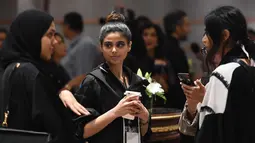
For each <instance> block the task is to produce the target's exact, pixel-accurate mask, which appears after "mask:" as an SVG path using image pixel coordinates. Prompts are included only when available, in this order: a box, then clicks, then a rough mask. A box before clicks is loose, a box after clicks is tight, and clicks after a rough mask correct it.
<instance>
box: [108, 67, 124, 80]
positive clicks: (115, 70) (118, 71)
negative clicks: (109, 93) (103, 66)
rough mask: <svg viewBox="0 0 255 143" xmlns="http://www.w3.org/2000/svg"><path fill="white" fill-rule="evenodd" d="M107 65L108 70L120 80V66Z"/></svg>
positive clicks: (121, 70)
mask: <svg viewBox="0 0 255 143" xmlns="http://www.w3.org/2000/svg"><path fill="white" fill-rule="evenodd" d="M108 65H109V69H110V71H111V72H112V73H113V74H114V75H115V76H116V77H117V78H118V79H122V77H123V68H122V64H119V65H111V64H108Z"/></svg>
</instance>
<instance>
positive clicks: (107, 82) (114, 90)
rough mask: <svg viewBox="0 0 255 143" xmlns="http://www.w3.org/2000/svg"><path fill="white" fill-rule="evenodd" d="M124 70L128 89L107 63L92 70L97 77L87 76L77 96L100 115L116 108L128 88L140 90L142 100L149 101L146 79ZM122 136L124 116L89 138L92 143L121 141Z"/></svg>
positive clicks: (115, 142)
mask: <svg viewBox="0 0 255 143" xmlns="http://www.w3.org/2000/svg"><path fill="white" fill-rule="evenodd" d="M100 67H101V68H100ZM102 68H103V70H102ZM123 72H124V73H125V74H126V76H127V77H128V81H129V84H130V87H129V88H128V89H126V87H125V86H124V85H123V84H122V83H121V82H120V81H119V80H118V79H117V78H116V77H115V76H114V74H113V73H112V72H111V71H110V70H109V68H108V66H107V64H103V65H101V66H99V67H98V68H96V69H95V70H94V71H93V72H91V74H94V75H96V77H95V76H94V75H91V74H88V75H87V76H86V78H85V80H84V81H83V83H82V87H81V88H80V90H79V92H78V93H77V94H76V97H77V96H78V98H79V100H80V102H81V104H82V105H83V106H85V107H87V108H93V109H95V110H96V111H97V112H98V113H99V114H100V115H102V114H104V113H105V112H107V111H109V110H110V109H112V108H114V107H115V106H116V105H117V104H118V102H119V101H120V100H121V99H122V98H123V97H124V92H125V91H126V90H132V91H139V92H141V93H142V95H143V97H142V99H141V100H142V102H143V103H144V102H145V101H148V96H147V95H146V94H145V87H144V86H143V85H144V82H145V81H143V80H142V79H141V78H140V77H138V76H137V75H136V74H134V73H132V71H131V70H129V69H128V68H126V67H124V68H123ZM147 84H148V82H147ZM135 120H137V118H136V119H135ZM82 127H84V125H83V126H82ZM149 134H150V130H149V131H148V132H147V134H146V136H145V137H144V139H147V138H148V136H149ZM122 137H123V120H122V118H117V119H115V120H114V121H113V122H112V123H110V124H109V125H108V126H107V127H106V128H104V129H103V130H102V131H100V132H99V133H97V134H96V135H94V136H92V137H90V138H88V140H89V142H90V143H103V142H106V141H107V142H111V143H120V142H122V141H123V138H122Z"/></svg>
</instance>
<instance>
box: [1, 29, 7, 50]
mask: <svg viewBox="0 0 255 143" xmlns="http://www.w3.org/2000/svg"><path fill="white" fill-rule="evenodd" d="M6 36H7V30H6V29H4V28H0V48H2V46H3V42H4V40H5V38H6Z"/></svg>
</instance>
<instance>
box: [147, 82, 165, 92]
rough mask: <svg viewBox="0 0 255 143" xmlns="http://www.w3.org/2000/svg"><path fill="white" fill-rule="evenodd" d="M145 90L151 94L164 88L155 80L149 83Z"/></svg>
mask: <svg viewBox="0 0 255 143" xmlns="http://www.w3.org/2000/svg"><path fill="white" fill-rule="evenodd" d="M146 90H147V91H148V92H150V93H152V94H156V93H157V92H164V90H163V89H162V88H161V85H160V84H159V83H157V82H152V83H150V84H149V85H148V86H147V87H146Z"/></svg>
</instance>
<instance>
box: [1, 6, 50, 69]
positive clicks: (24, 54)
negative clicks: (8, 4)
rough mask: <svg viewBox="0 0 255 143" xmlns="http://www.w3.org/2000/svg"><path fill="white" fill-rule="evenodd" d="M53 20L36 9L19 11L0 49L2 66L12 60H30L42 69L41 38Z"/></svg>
mask: <svg viewBox="0 0 255 143" xmlns="http://www.w3.org/2000/svg"><path fill="white" fill-rule="evenodd" d="M53 20H54V18H53V17H52V16H50V15H49V14H47V13H45V12H42V11H38V10H26V11H24V12H22V13H20V14H19V15H18V16H17V17H16V19H15V20H14V21H13V22H12V24H11V26H10V32H9V34H8V35H7V37H6V40H5V41H4V44H3V48H1V49H0V57H1V63H2V64H3V67H4V68H6V66H7V65H9V64H10V63H13V62H30V63H32V64H34V65H35V66H36V67H37V68H38V69H39V70H40V69H43V65H44V62H43V60H41V58H40V54H41V39H42V37H43V35H44V34H45V33H46V32H47V30H48V29H49V27H50V25H51V23H52V22H53Z"/></svg>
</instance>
